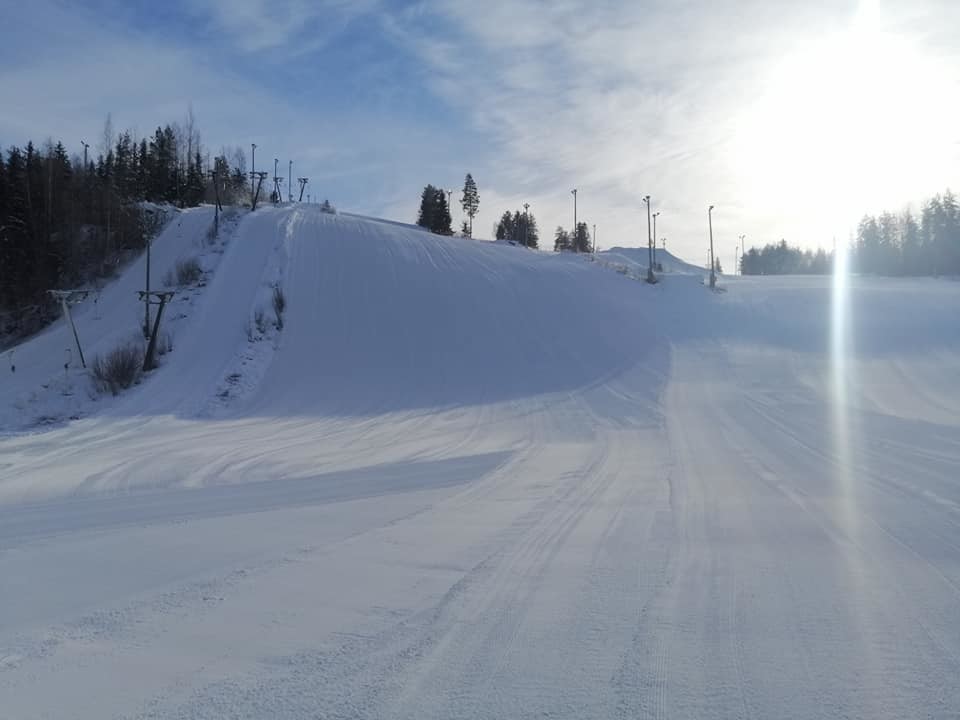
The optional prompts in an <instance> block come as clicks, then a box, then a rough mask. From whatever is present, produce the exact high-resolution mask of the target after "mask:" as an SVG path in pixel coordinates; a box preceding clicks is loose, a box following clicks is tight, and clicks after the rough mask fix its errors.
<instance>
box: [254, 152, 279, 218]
mask: <svg viewBox="0 0 960 720" xmlns="http://www.w3.org/2000/svg"><path fill="white" fill-rule="evenodd" d="M256 171H257V144H256V143H250V204H251V206H252V205H253V202H254V200H253V197H254V192H256V191H255V189H254V187H253V186H254V185H255V184H256V182H257V181H256V180H255V177H256ZM274 174H276V173H274Z"/></svg>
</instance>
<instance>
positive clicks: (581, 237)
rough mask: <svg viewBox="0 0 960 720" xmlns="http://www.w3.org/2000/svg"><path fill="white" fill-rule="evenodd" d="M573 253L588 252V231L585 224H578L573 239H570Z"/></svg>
mask: <svg viewBox="0 0 960 720" xmlns="http://www.w3.org/2000/svg"><path fill="white" fill-rule="evenodd" d="M570 242H571V244H572V245H573V251H574V252H583V253H588V252H590V231H589V230H587V224H586V223H585V222H578V223H577V227H576V230H575V231H574V234H573V238H572V239H571V241H570Z"/></svg>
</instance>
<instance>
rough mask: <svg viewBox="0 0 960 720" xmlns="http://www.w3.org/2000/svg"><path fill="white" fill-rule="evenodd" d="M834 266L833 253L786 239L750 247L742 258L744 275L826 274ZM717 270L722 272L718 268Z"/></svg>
mask: <svg viewBox="0 0 960 720" xmlns="http://www.w3.org/2000/svg"><path fill="white" fill-rule="evenodd" d="M832 268H833V253H830V254H829V255H828V254H827V253H826V252H824V251H823V249H822V248H821V249H818V250H816V251H812V250H801V249H800V248H798V247H791V246H790V245H787V241H786V240H781V241H780V242H779V243H770V244H767V245H764V246H763V247H762V248H760V249H759V250H758V249H757V248H750V249H749V250H748V251H747V252H746V253H745V254H744V255H743V257H742V258H741V259H740V271H741V272H742V273H743V274H744V275H826V274H828V273H830V272H831V271H832ZM717 272H720V270H719V269H718V270H717Z"/></svg>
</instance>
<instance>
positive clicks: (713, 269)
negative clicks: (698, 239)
mask: <svg viewBox="0 0 960 720" xmlns="http://www.w3.org/2000/svg"><path fill="white" fill-rule="evenodd" d="M707 222H708V223H709V225H710V287H711V288H715V287H716V286H717V263H716V262H715V261H714V259H713V205H711V206H710V207H709V208H707Z"/></svg>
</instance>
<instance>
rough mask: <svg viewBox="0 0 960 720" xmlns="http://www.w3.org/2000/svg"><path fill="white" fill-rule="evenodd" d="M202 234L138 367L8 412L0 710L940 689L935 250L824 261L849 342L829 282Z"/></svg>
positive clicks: (303, 221) (146, 713)
mask: <svg viewBox="0 0 960 720" xmlns="http://www.w3.org/2000/svg"><path fill="white" fill-rule="evenodd" d="M205 213H206V214H205ZM182 217H183V221H184V223H185V224H182V225H181V226H179V228H178V230H179V234H177V231H176V230H171V229H170V228H168V230H167V231H165V233H167V234H164V235H161V237H160V238H159V239H158V241H157V245H156V246H155V250H156V252H157V253H158V254H159V255H158V256H159V257H161V258H163V262H167V263H169V262H172V261H173V260H174V259H175V258H176V257H179V256H180V255H182V254H183V253H184V252H186V251H188V249H189V248H191V247H194V243H196V242H197V241H198V239H199V240H202V234H203V232H204V231H205V230H206V227H207V225H208V224H209V213H208V209H201V210H199V211H195V212H191V213H185V214H184V215H183V216H182ZM184 228H186V229H187V230H188V232H186V234H184ZM163 248H166V249H163ZM222 250H223V255H222V257H221V258H219V259H218V260H217V262H216V263H211V265H210V268H211V273H210V274H209V276H208V278H207V284H206V287H205V288H203V292H202V294H198V295H197V296H196V298H195V299H194V300H193V301H192V306H191V311H190V313H188V314H186V315H185V317H184V318H183V319H182V322H181V323H180V325H179V326H178V327H177V337H176V344H175V350H174V352H173V353H171V354H170V355H169V356H167V358H165V363H164V366H163V368H162V369H161V370H159V371H157V372H156V373H155V374H154V375H153V376H152V377H150V378H148V379H147V380H146V381H145V382H144V383H142V385H141V386H140V387H138V388H135V389H133V390H132V391H131V392H129V393H127V394H125V395H123V396H121V397H119V398H117V399H115V400H111V401H110V402H105V403H102V405H100V406H98V408H97V411H96V412H95V413H94V412H92V411H91V414H90V416H89V417H86V418H84V419H82V420H79V421H76V422H72V423H70V424H67V425H64V426H60V427H54V428H51V429H46V430H45V431H38V430H36V429H34V431H32V432H31V433H30V434H15V435H10V436H8V437H5V438H2V439H0V718H4V719H5V718H8V717H9V718H17V719H18V720H19V719H21V718H24V719H26V718H44V717H78V718H102V717H123V718H184V719H190V720H194V719H197V718H223V717H231V718H262V717H271V718H307V717H325V718H410V719H413V718H417V719H418V720H419V719H421V718H437V719H438V720H439V719H440V718H444V719H447V718H503V717H514V718H521V717H524V718H525V717H530V718H533V717H537V718H543V717H553V718H690V717H697V718H757V719H762V718H769V717H778V718H834V717H877V718H883V717H888V718H904V717H935V718H940V717H942V718H947V717H956V716H957V714H958V713H960V684H958V683H957V682H956V678H957V677H958V676H960V625H958V623H957V618H958V612H960V472H958V468H960V422H958V418H960V382H958V380H960V377H958V375H957V371H956V368H957V367H960V328H958V326H957V324H956V322H955V309H956V307H958V303H960V285H958V284H957V283H950V282H941V281H933V280H929V281H928V280H913V281H908V280H903V281H901V280H877V279H870V278H853V279H851V282H850V287H849V290H848V291H847V294H846V295H844V296H843V301H844V306H845V307H847V308H848V310H849V313H850V319H851V320H852V322H851V323H850V324H849V326H848V327H849V334H848V335H847V336H846V337H844V338H843V345H842V349H843V356H842V359H843V362H842V363H838V362H837V359H838V358H837V356H836V355H835V354H833V355H832V354H831V350H832V348H833V346H831V333H830V323H831V317H832V309H833V307H834V303H833V301H832V300H831V287H830V282H829V279H823V278H758V279H753V278H725V279H723V280H722V282H723V283H724V285H725V289H726V290H727V292H725V293H723V294H711V293H708V292H706V291H705V290H704V288H703V287H702V286H701V285H700V280H699V278H698V277H697V276H696V275H695V274H693V271H692V268H690V267H688V266H685V265H683V264H682V263H680V262H679V261H676V260H675V259H674V258H672V257H670V256H668V255H663V256H660V255H659V252H658V256H659V257H658V259H660V260H662V261H665V265H667V266H668V270H670V272H668V273H667V274H666V275H665V277H664V278H663V282H661V283H660V284H659V285H657V286H655V287H650V286H646V285H644V284H642V283H640V282H637V281H636V280H634V279H631V277H630V275H639V276H642V275H643V274H644V270H645V268H643V267H641V264H642V262H643V261H644V259H645V258H644V251H641V252H639V253H637V252H635V251H632V250H630V249H622V248H616V249H614V250H613V251H611V254H609V255H605V254H604V253H600V256H599V257H598V258H597V259H598V262H589V261H588V260H587V259H586V258H581V257H573V256H566V255H564V256H556V255H552V254H545V253H532V252H529V251H527V250H525V249H524V248H519V247H513V246H508V245H502V244H492V243H481V242H476V241H469V240H462V239H457V238H440V237H436V236H433V235H430V234H428V233H424V232H423V231H421V230H418V229H416V228H412V227H409V226H405V225H403V224H399V223H389V222H380V221H376V220H373V219H370V218H363V217H359V216H353V215H347V214H343V215H329V214H323V213H321V212H319V209H318V208H315V207H312V206H285V207H279V208H273V207H266V208H263V209H262V210H258V211H257V212H256V213H253V214H250V215H247V216H245V217H244V218H243V219H242V221H241V222H240V224H239V226H238V227H237V228H236V230H235V231H234V232H232V233H231V239H230V241H229V242H228V243H226V244H225V245H224V246H223V248H222ZM163 253H166V254H163ZM155 257H157V256H155ZM627 264H629V266H630V267H631V268H632V270H631V272H630V274H629V275H624V274H621V273H619V272H617V271H616V268H617V267H618V266H621V265H627ZM634 266H635V267H634ZM137 268H138V263H134V264H133V265H132V266H131V267H130V268H129V269H128V271H127V272H126V273H124V274H123V275H122V276H121V277H120V278H118V279H117V281H116V283H115V285H114V286H111V287H109V288H107V289H105V290H104V297H106V296H108V295H109V296H110V297H113V298H114V299H115V301H116V305H117V306H118V307H117V308H116V309H115V310H113V311H111V312H112V313H114V315H111V318H112V319H109V322H107V323H105V322H104V318H101V319H99V320H97V321H96V322H94V321H93V320H92V319H89V318H87V319H84V318H83V315H82V313H81V314H80V315H81V323H82V328H83V331H84V333H85V334H89V335H90V336H91V339H93V338H94V336H95V337H96V338H98V339H97V340H96V343H100V345H101V346H105V345H106V343H108V342H110V341H111V339H112V338H113V335H112V334H111V333H112V330H111V329H110V327H111V323H113V322H114V321H116V324H118V325H119V324H122V323H125V322H127V320H128V318H127V317H126V316H127V315H129V314H130V313H131V312H136V307H133V308H132V309H131V308H130V307H129V305H130V303H129V302H127V303H126V306H124V302H125V301H124V298H126V296H127V295H129V294H130V293H129V292H128V291H129V289H130V287H134V284H135V282H136V279H135V275H136V273H138V272H139V273H140V274H142V272H143V270H142V268H141V269H139V270H138V269H137ZM164 269H165V268H163V267H162V263H161V270H160V271H161V272H162V271H163V270H164ZM275 285H280V286H281V287H283V289H284V292H285V295H286V297H287V310H286V313H285V317H284V327H283V329H282V330H281V329H278V328H272V329H268V330H267V331H266V332H265V333H263V334H260V333H251V332H248V327H249V323H250V321H251V319H252V318H253V317H254V315H255V313H256V310H257V308H261V307H264V306H266V307H267V308H268V312H270V310H269V303H270V293H271V292H272V288H273V287H274V286H275ZM128 286H129V287H128ZM561 308H562V311H561ZM904 308H909V310H905V309H904ZM521 310H522V311H521ZM98 328H100V329H99V330H98ZM62 332H63V328H59V329H58V328H57V327H54V328H51V329H50V330H49V331H48V332H47V333H44V334H42V335H40V336H38V337H37V338H34V339H33V340H31V341H29V342H28V343H26V344H24V345H23V346H21V347H20V348H18V349H17V351H16V352H17V357H18V366H19V367H18V377H17V381H16V385H15V386H14V385H12V384H8V385H5V386H4V388H3V389H2V391H0V400H2V402H3V403H4V409H3V410H4V412H5V413H6V414H0V418H2V419H3V421H4V422H5V423H6V425H5V426H4V427H5V428H7V429H19V428H20V427H21V426H22V423H23V421H24V411H23V404H22V402H23V398H24V397H25V396H27V397H28V396H29V394H30V393H31V392H34V391H35V390H36V388H37V387H39V386H40V385H41V384H42V383H43V382H46V381H47V379H48V378H50V377H52V376H53V375H54V374H55V373H56V372H57V364H56V362H54V361H52V360H50V359H49V357H48V356H49V355H50V353H51V352H52V351H51V348H56V347H59V345H58V343H60V344H62V337H60V336H57V335H56V334H57V333H61V334H62ZM51 338H52V339H51ZM21 369H22V372H21ZM78 377H79V376H78ZM17 403H20V406H19V407H18V406H17Z"/></svg>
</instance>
